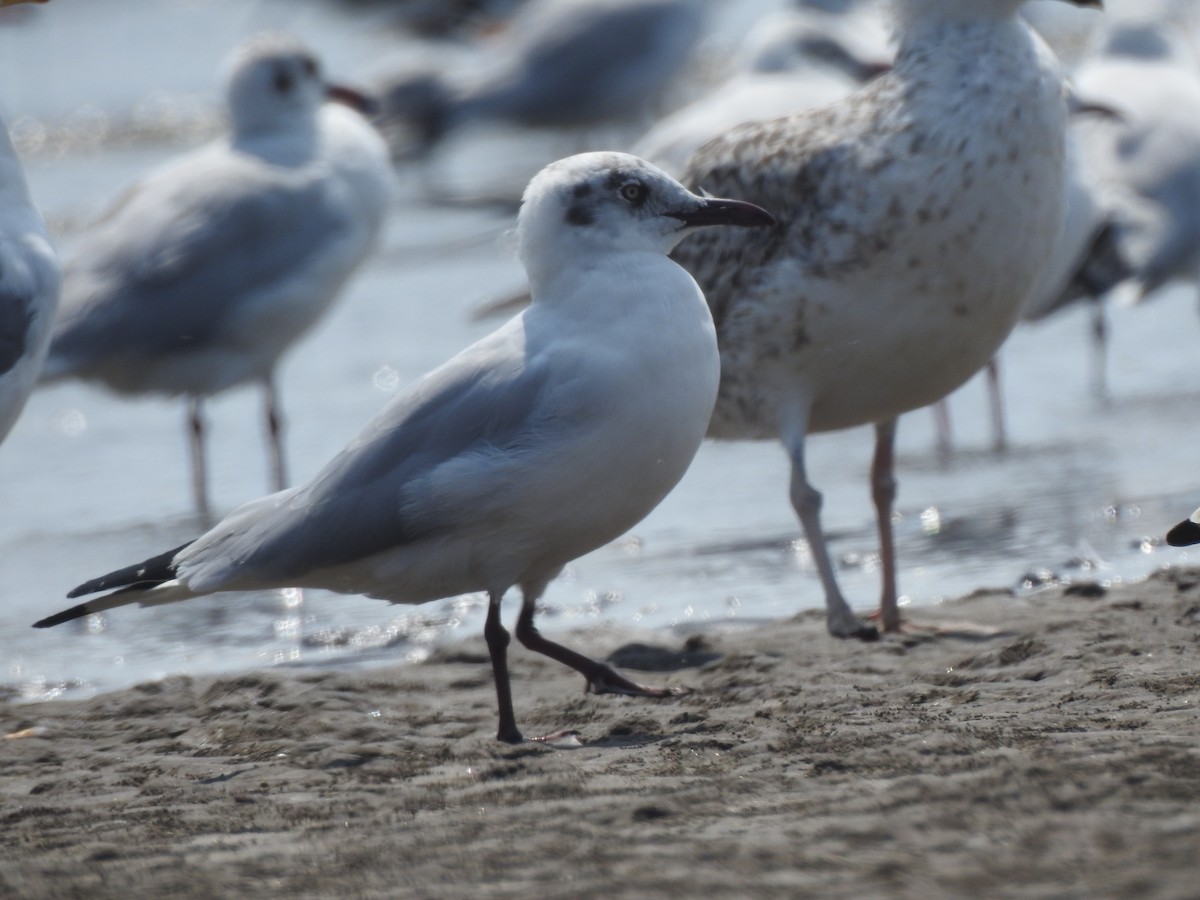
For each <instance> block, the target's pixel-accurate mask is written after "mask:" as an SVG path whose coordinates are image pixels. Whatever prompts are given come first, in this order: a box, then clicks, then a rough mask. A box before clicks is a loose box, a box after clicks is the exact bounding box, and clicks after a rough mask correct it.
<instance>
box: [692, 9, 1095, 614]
mask: <svg viewBox="0 0 1200 900" xmlns="http://www.w3.org/2000/svg"><path fill="white" fill-rule="evenodd" d="M1075 2H1077V3H1079V5H1096V4H1094V3H1092V4H1088V3H1085V2H1084V0H1075ZM1020 5H1021V3H1020V0H959V2H955V3H948V2H945V0H895V2H894V4H893V7H894V9H893V14H894V15H895V16H896V25H897V36H898V41H899V45H898V51H897V56H896V63H895V67H894V68H893V70H892V71H891V72H890V73H888V74H886V75H883V76H881V77H880V78H878V79H876V80H875V81H873V82H872V83H871V84H870V85H868V86H867V87H866V88H864V89H863V90H862V91H859V92H858V93H856V94H854V95H852V96H851V97H849V98H847V99H846V100H844V101H842V102H840V103H836V104H834V105H832V106H828V107H824V108H823V109H820V110H815V111H812V112H808V113H800V114H797V115H794V116H790V117H787V118H783V119H777V120H773V121H771V122H766V123H761V124H753V125H745V126H742V127H740V128H737V129H734V130H733V131H732V132H730V133H729V134H727V135H725V136H722V137H721V138H719V139H717V140H715V141H713V142H711V143H710V144H708V145H706V146H705V147H702V148H701V149H700V150H699V151H697V153H696V154H695V155H694V156H693V158H692V160H691V161H690V163H689V165H688V168H687V171H686V173H685V176H684V180H685V182H686V183H687V184H689V185H691V186H693V187H695V188H703V189H704V190H708V191H712V192H714V193H718V194H721V193H729V194H732V195H735V196H745V197H746V198H747V199H750V200H752V201H753V202H757V203H768V204H774V206H773V210H774V211H775V212H776V213H777V215H778V217H779V219H780V224H779V226H778V227H776V228H775V229H773V230H772V231H771V232H770V233H769V234H767V235H763V234H757V233H756V234H754V235H753V237H752V238H751V239H748V240H747V239H744V238H745V237H746V236H745V235H740V234H733V233H725V234H712V235H704V234H701V235H696V236H695V237H693V238H690V239H689V240H687V241H685V242H684V243H683V244H681V245H680V247H679V248H678V249H677V250H676V254H675V258H676V259H677V260H678V261H679V262H680V263H681V264H682V265H684V267H685V268H687V269H688V270H689V271H690V272H692V274H693V275H695V276H696V280H697V281H698V282H699V283H700V286H701V287H702V288H703V290H704V292H705V294H706V296H707V298H708V302H709V306H710V307H711V308H712V311H713V318H714V320H715V322H716V325H717V332H718V340H719V342H720V346H721V389H720V393H719V396H718V400H717V406H716V410H715V412H714V415H713V420H712V424H711V427H710V429H709V434H710V435H711V436H713V437H716V438H754V439H770V438H774V439H778V440H781V441H782V442H783V444H784V446H785V448H786V450H787V452H788V454H789V457H790V459H791V464H792V478H791V488H790V497H791V501H792V504H793V506H794V507H795V510H796V512H797V515H798V516H799V518H800V522H801V524H802V525H803V528H804V533H805V535H806V537H807V539H808V543H809V545H810V549H811V551H812V555H813V559H814V561H815V563H816V566H817V570H818V573H819V575H820V578H821V582H822V585H823V587H824V592H825V602H826V608H827V615H828V627H829V630H830V632H831V633H833V634H835V635H841V636H861V637H871V636H874V635H875V634H876V632H875V629H874V628H871V627H869V626H866V625H864V624H863V623H862V622H860V621H859V619H858V618H857V617H856V616H855V615H854V613H853V612H852V611H851V609H850V606H849V604H848V603H847V602H846V599H845V598H844V597H843V595H842V592H841V589H840V588H839V586H838V583H837V578H836V575H835V572H834V565H833V560H832V558H831V555H830V553H829V549H828V546H827V544H826V540H825V536H824V533H823V532H822V529H821V523H820V507H821V495H820V493H819V492H818V491H817V490H816V488H815V487H814V486H813V483H812V481H811V479H810V477H809V474H808V472H807V468H806V465H805V441H806V439H807V436H808V435H809V434H813V433H816V432H821V431H832V430H836V429H841V428H848V427H851V426H855V425H864V424H872V425H874V427H875V431H876V450H875V457H874V461H873V463H872V471H871V485H872V494H873V499H874V502H875V506H876V510H877V516H878V521H879V529H880V545H881V550H880V555H881V569H882V573H883V592H882V604H881V607H882V608H881V616H882V625H883V628H884V629H885V630H886V631H894V630H897V629H899V628H900V627H901V621H900V615H899V610H898V601H897V589H896V580H895V568H896V560H895V549H894V545H893V539H892V523H891V517H892V507H893V502H894V499H895V480H894V476H893V444H894V437H895V429H896V422H897V418H898V416H899V415H900V414H901V413H903V412H906V411H908V410H911V409H916V408H918V407H921V406H925V405H927V404H929V403H932V402H933V401H935V400H937V399H939V398H941V397H943V396H945V395H946V394H947V393H949V392H950V391H952V390H953V389H954V388H956V387H958V386H959V385H960V384H962V383H963V382H964V381H966V380H967V379H968V378H969V377H970V376H971V375H972V374H973V373H975V372H976V371H977V370H978V369H979V368H980V367H981V366H983V365H984V363H986V362H987V360H988V359H989V358H990V357H991V356H992V354H993V353H994V352H995V351H996V349H997V348H998V347H999V346H1000V344H1001V342H1002V341H1003V340H1004V339H1005V338H1006V337H1007V336H1008V334H1009V332H1010V331H1011V330H1012V327H1013V325H1014V323H1015V322H1016V320H1017V316H1018V314H1019V312H1020V310H1021V306H1022V303H1023V302H1024V300H1025V298H1026V297H1027V296H1028V294H1029V291H1030V290H1031V288H1032V287H1033V282H1034V280H1035V279H1036V277H1037V275H1038V273H1039V272H1040V271H1041V269H1042V267H1043V266H1044V265H1045V264H1046V261H1047V256H1048V253H1049V250H1050V247H1051V245H1052V243H1053V241H1054V238H1055V235H1056V234H1057V233H1058V229H1059V226H1060V222H1061V220H1062V215H1063V180H1064V175H1063V139H1064V138H1063V136H1064V131H1065V127H1066V114H1067V113H1066V103H1065V99H1064V88H1063V82H1062V79H1061V76H1060V73H1059V71H1058V66H1057V63H1056V62H1055V61H1054V60H1053V59H1052V58H1051V56H1050V54H1049V51H1048V50H1047V49H1046V48H1045V46H1044V45H1043V44H1041V42H1040V41H1039V40H1038V39H1036V38H1035V36H1034V35H1033V34H1032V33H1031V32H1030V30H1029V28H1028V26H1026V25H1025V24H1024V23H1023V22H1022V21H1021V20H1020V19H1019V18H1018V16H1017V12H1018V9H1019V7H1020Z"/></svg>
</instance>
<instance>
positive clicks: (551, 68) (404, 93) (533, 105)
mask: <svg viewBox="0 0 1200 900" xmlns="http://www.w3.org/2000/svg"><path fill="white" fill-rule="evenodd" d="M702 6H703V4H701V3H698V2H696V0H534V2H531V3H529V4H527V5H526V6H525V7H523V8H522V9H521V10H520V12H518V13H517V15H516V16H515V17H514V18H513V20H512V22H511V23H510V24H509V26H508V27H507V28H506V29H505V31H504V33H503V35H502V36H501V38H500V39H499V40H498V42H497V43H498V46H497V48H496V50H495V53H494V58H493V59H492V60H491V62H490V64H488V65H485V66H483V67H482V70H481V71H479V72H475V73H472V74H470V75H463V74H459V75H453V74H445V73H442V72H440V71H426V70H421V69H418V70H415V71H410V72H406V73H404V74H402V75H400V76H397V77H394V78H391V79H388V82H387V83H386V84H385V85H384V86H383V87H382V88H381V90H380V95H381V105H382V116H383V119H384V121H385V122H389V123H390V122H398V123H400V125H401V126H402V127H404V128H407V129H411V130H413V131H415V139H416V140H415V146H413V147H412V148H411V151H410V152H411V155H414V156H423V155H426V154H428V153H429V152H430V151H431V150H432V149H433V148H434V147H435V146H436V145H437V144H438V143H439V142H440V141H441V140H442V139H443V138H445V137H446V136H447V135H448V134H449V133H450V132H451V131H453V130H454V129H456V128H459V127H461V126H463V125H465V124H466V123H468V122H478V121H503V122H508V123H512V124H515V125H520V126H523V127H534V128H567V127H575V126H580V125H594V124H597V123H603V122H606V121H611V120H617V119H629V118H632V117H635V116H637V115H638V114H639V113H641V112H643V111H644V110H646V108H647V106H648V103H649V101H652V100H653V99H654V98H655V97H656V96H658V95H659V94H661V92H662V91H663V90H664V89H665V88H666V86H667V84H668V83H669V82H670V81H671V80H672V79H673V78H674V77H675V76H676V75H677V74H678V73H679V71H680V69H681V68H682V67H683V64H684V62H685V61H686V60H687V58H688V56H689V54H690V53H691V50H692V47H693V46H694V44H695V43H696V41H697V39H698V38H699V36H700V31H701V25H702V24H703V18H704V10H703V8H702ZM391 130H392V129H391V127H390V126H389V131H391Z"/></svg>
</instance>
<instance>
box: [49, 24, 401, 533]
mask: <svg viewBox="0 0 1200 900" xmlns="http://www.w3.org/2000/svg"><path fill="white" fill-rule="evenodd" d="M229 72H230V74H229V79H228V84H227V89H226V90H227V100H228V104H229V113H230V118H231V123H230V124H231V128H232V131H231V134H230V135H229V137H227V138H222V139H220V140H218V141H216V142H214V143H212V144H210V145H208V146H206V147H203V148H201V149H199V150H197V151H195V152H193V153H191V154H189V155H187V156H185V157H183V158H181V159H179V160H177V161H175V162H173V163H170V164H168V165H166V166H165V167H163V168H161V169H159V170H158V171H156V172H154V173H153V174H151V175H150V176H148V177H147V178H146V179H145V180H144V181H142V182H140V183H139V184H137V185H135V186H134V187H133V188H132V189H130V190H129V191H128V192H126V193H125V195H124V196H123V197H121V198H120V200H118V201H117V204H116V206H115V208H114V209H112V210H111V211H110V212H109V213H108V215H107V216H106V217H105V218H104V219H103V220H102V221H101V222H100V223H99V224H98V225H97V226H96V227H95V229H94V230H93V231H92V232H91V233H89V234H88V235H87V236H86V237H85V238H84V239H83V242H82V244H81V246H80V247H79V249H78V250H77V251H76V252H75V253H74V254H73V256H72V257H71V259H70V260H69V261H68V263H67V266H66V271H65V273H64V277H63V309H62V312H61V314H60V316H59V321H58V322H57V323H56V325H55V329H54V335H53V339H52V342H51V346H50V353H49V356H48V357H47V360H46V368H45V371H44V373H43V380H44V381H55V380H58V379H62V378H81V379H85V380H93V381H99V382H102V383H103V384H105V385H107V386H108V387H110V388H111V389H113V390H115V391H118V392H120V393H124V394H144V393H161V394H167V395H171V396H178V395H183V396H185V397H186V398H187V420H188V428H189V430H190V435H191V451H192V475H193V489H194V495H195V501H196V507H197V510H198V512H199V513H200V514H201V516H203V517H204V518H208V515H209V497H208V489H207V479H206V464H205V452H204V451H205V446H204V442H205V435H204V429H205V423H204V416H203V405H204V400H205V398H207V397H211V396H212V395H214V394H217V393H220V392H221V391H224V390H227V389H228V388H231V387H234V386H236V385H240V384H244V383H247V382H257V383H259V384H261V385H262V387H263V390H264V392H265V396H266V417H267V432H268V437H269V441H270V447H271V465H272V473H273V480H274V486H275V488H276V489H281V488H283V487H284V486H285V485H286V484H287V470H286V466H285V462H284V452H283V437H282V420H281V415H280V409H279V402H278V393H277V390H276V386H275V377H274V373H275V366H276V364H277V362H278V361H279V358H280V357H281V356H282V355H283V353H284V352H285V351H286V350H287V349H288V348H289V347H291V346H292V345H293V344H294V343H295V342H296V341H297V340H298V339H299V338H300V337H301V336H302V335H303V334H304V333H305V332H307V331H308V330H309V329H310V328H312V326H313V325H314V324H315V323H316V322H317V320H318V319H320V318H321V316H322V314H323V313H324V312H325V311H326V310H327V309H328V308H329V307H330V305H331V304H332V303H333V301H334V299H335V298H336V297H337V295H338V292H339V291H340V290H341V288H342V285H343V284H344V283H345V282H346V280H347V279H348V278H349V277H350V275H351V274H352V273H353V272H354V270H355V269H356V268H357V267H358V265H359V263H361V262H362V261H363V259H364V258H365V257H366V256H367V254H368V252H369V251H370V249H371V248H372V246H373V245H374V243H375V239H376V236H377V235H378V232H379V230H380V226H381V225H382V223H383V218H384V213H385V211H386V208H387V203H388V197H389V195H390V191H391V186H392V172H391V168H390V164H389V161H388V153H387V149H386V146H385V144H384V142H383V139H382V138H381V137H380V136H379V135H378V134H377V133H376V131H375V130H374V129H373V128H372V127H371V126H370V125H369V124H368V123H367V121H366V120H365V119H364V118H363V117H362V116H361V115H360V114H359V113H358V112H356V111H354V110H353V109H350V108H349V106H347V105H346V104H347V103H354V102H358V101H362V99H363V98H362V97H361V95H359V94H357V93H356V92H353V91H350V90H348V89H346V88H342V87H336V86H331V85H327V84H326V83H325V82H324V81H323V79H322V77H321V72H320V68H319V66H318V64H317V61H316V59H315V58H314V56H313V55H312V53H311V52H309V50H308V49H306V48H305V47H303V46H301V45H300V44H298V43H297V42H295V41H294V40H292V39H290V38H286V37H281V36H267V37H260V38H257V39H254V40H252V41H251V42H249V43H248V44H247V45H245V46H244V47H242V48H240V49H239V51H238V52H237V53H236V54H235V56H234V58H233V61H232V65H231V67H230V70H229ZM327 98H331V99H340V100H343V101H345V103H326V102H325V101H326V99H327Z"/></svg>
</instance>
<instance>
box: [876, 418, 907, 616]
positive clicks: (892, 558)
mask: <svg viewBox="0 0 1200 900" xmlns="http://www.w3.org/2000/svg"><path fill="white" fill-rule="evenodd" d="M896 423H897V420H896V419H888V420H887V421H885V422H879V423H877V424H876V425H875V455H874V457H873V458H872V460H871V499H872V501H874V503H875V518H876V521H877V523H878V526H879V560H880V567H881V568H882V569H883V594H882V597H881V598H880V601H879V613H880V624H881V625H882V626H883V630H884V632H885V633H894V632H897V631H899V630H900V606H899V603H898V600H897V590H896V541H895V535H894V533H893V529H892V510H893V508H894V506H895V502H896V475H895V461H896V454H895V450H896Z"/></svg>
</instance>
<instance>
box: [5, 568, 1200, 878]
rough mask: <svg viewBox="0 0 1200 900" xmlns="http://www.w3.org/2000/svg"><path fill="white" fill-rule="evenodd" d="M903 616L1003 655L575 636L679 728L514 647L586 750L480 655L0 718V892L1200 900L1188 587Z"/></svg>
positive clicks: (179, 683) (769, 634)
mask: <svg viewBox="0 0 1200 900" xmlns="http://www.w3.org/2000/svg"><path fill="white" fill-rule="evenodd" d="M151 614H152V613H149V612H148V613H147V615H151ZM917 618H918V620H919V621H922V622H928V621H936V620H970V621H973V622H977V623H980V624H984V625H991V626H996V627H998V628H1001V629H1003V633H1001V634H999V635H998V636H994V637H991V638H989V639H986V640H978V639H976V640H970V639H965V638H960V637H938V638H935V639H928V638H926V639H915V638H890V639H888V640H884V641H881V642H879V643H877V644H873V645H864V644H858V643H850V642H842V641H835V640H832V639H830V638H828V637H826V635H825V633H824V630H823V622H822V620H821V617H820V616H817V615H804V616H802V617H801V618H799V619H798V620H795V621H791V622H782V623H778V624H771V625H769V626H761V627H744V626H743V627H736V628H725V629H717V630H713V631H711V632H708V633H706V634H704V635H702V636H696V637H694V638H692V639H691V640H690V641H689V643H688V644H687V645H686V646H685V647H676V648H666V652H654V651H653V650H643V651H641V652H635V651H636V648H631V647H630V646H629V645H630V643H631V641H633V640H634V639H635V638H636V637H637V636H633V635H629V634H621V633H617V632H615V631H611V630H607V629H595V630H592V631H588V632H581V633H577V634H573V635H570V636H569V638H568V642H569V643H570V644H571V645H572V646H575V647H577V648H580V649H584V650H587V651H588V652H591V653H594V654H597V655H600V654H603V653H605V652H608V651H612V650H619V652H618V655H617V659H618V660H619V661H620V662H622V663H625V664H626V665H627V667H628V666H629V664H631V663H636V664H638V665H642V666H646V667H649V668H650V669H657V670H658V671H648V672H644V673H643V674H642V675H639V676H638V677H640V678H642V679H643V680H645V681H647V682H651V681H653V682H657V683H668V684H675V685H686V686H689V687H691V688H692V689H693V690H692V692H691V693H690V694H688V695H686V696H683V697H679V698H673V699H669V700H664V701H653V700H645V699H637V698H627V697H614V696H593V695H586V694H583V693H582V692H581V691H580V682H579V678H578V677H577V676H576V675H575V674H574V673H572V672H569V671H568V670H565V669H563V668H562V667H561V666H559V665H557V664H555V663H552V662H550V661H548V660H546V661H544V660H542V659H540V658H535V657H531V656H530V654H528V653H527V652H526V651H524V650H523V649H522V648H520V647H518V646H516V645H514V648H513V650H512V652H511V656H512V665H513V680H514V689H515V695H516V704H517V714H518V718H519V720H520V722H521V725H522V727H523V728H524V729H525V731H526V733H527V734H537V733H542V732H551V731H554V730H556V729H560V728H564V727H571V728H574V729H577V730H578V732H579V737H578V742H579V744H580V746H578V747H576V748H574V749H568V748H565V747H549V746H544V745H540V744H527V745H522V746H509V745H504V744H499V743H497V742H495V741H494V740H493V738H492V736H493V734H494V731H495V725H496V719H495V716H496V713H495V700H494V696H493V690H492V683H491V677H490V671H489V667H488V663H487V655H486V651H485V649H484V647H483V644H482V641H475V642H468V643H465V644H462V645H458V646H456V647H453V648H450V649H447V650H444V651H441V652H440V653H438V654H436V655H435V656H434V657H433V658H432V659H430V660H429V661H428V662H426V663H423V664H420V665H413V666H405V667H395V668H389V669H373V670H370V671H366V672H355V673H345V672H321V671H313V670H293V671H288V670H274V671H270V672H256V673H252V674H246V675H242V676H238V677H223V678H216V679H187V678H177V679H171V680H168V681H165V682H159V683H153V684H145V685H140V686H137V687H134V688H131V689H129V690H124V691H120V692H116V693H112V694H107V695H102V696H98V697H94V698H92V699H89V700H86V701H68V702H54V703H39V704H35V705H21V704H15V703H12V702H10V701H7V700H6V701H3V702H2V703H0V734H3V735H5V738H4V740H3V741H0V835H2V836H3V839H2V840H0V896H5V897H22V898H25V897H88V898H102V897H123V898H124V897H130V896H138V897H167V896H170V897H185V898H190V897H250V896H256V895H257V896H283V895H287V896H289V897H333V896H341V897H409V896H411V897H435V898H436V897H516V896H521V895H528V896H536V897H597V896H604V897H630V898H633V897H667V896H702V895H704V894H709V895H712V896H759V897H796V896H816V897H855V898H861V897H962V896H975V897H1022V898H1026V897H1055V898H1060V897H1079V898H1094V897H1138V898H1158V897H1179V898H1183V897H1195V896H1196V895H1197V893H1198V891H1200V887H1198V886H1200V852H1198V851H1200V713H1198V711H1197V707H1198V706H1200V666H1198V662H1200V652H1198V651H1200V571H1173V572H1169V573H1162V574H1159V575H1157V576H1155V577H1153V578H1152V579H1150V580H1149V581H1146V582H1144V583H1140V584H1136V585H1127V586H1121V587H1116V588H1112V589H1109V590H1105V589H1104V588H1101V587H1099V586H1098V585H1076V586H1075V587H1072V588H1068V589H1066V590H1063V589H1061V588H1056V589H1052V590H1048V591H1044V592H1041V593H1037V594H1034V595H1031V596H1027V597H1021V598H1016V597H1013V596H1011V595H1010V594H1008V593H1003V592H980V593H978V594H976V595H974V596H971V597H968V598H965V599H963V600H960V601H957V602H954V603H949V604H945V605H943V606H942V607H940V608H938V609H937V610H930V611H920V615H919V616H918V617H917ZM641 640H642V641H643V642H645V637H644V636H642V638H641ZM658 643H659V644H661V641H659V642H658ZM676 665H683V666H685V667H683V668H677V669H674V670H671V669H673V667H675V666H676ZM627 670H628V671H634V670H633V669H632V668H627ZM568 743H569V742H568Z"/></svg>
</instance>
